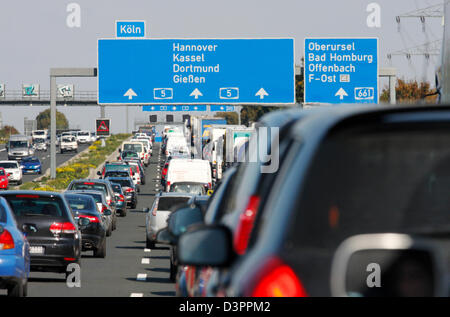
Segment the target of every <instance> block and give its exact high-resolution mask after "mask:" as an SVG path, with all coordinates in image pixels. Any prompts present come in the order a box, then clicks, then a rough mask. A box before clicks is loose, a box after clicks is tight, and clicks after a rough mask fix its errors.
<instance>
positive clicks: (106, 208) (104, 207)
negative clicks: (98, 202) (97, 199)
mask: <svg viewBox="0 0 450 317" xmlns="http://www.w3.org/2000/svg"><path fill="white" fill-rule="evenodd" d="M106 210H108V207H107V206H105V205H103V204H102V213H104V212H105V211H106Z"/></svg>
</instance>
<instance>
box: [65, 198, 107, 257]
mask: <svg viewBox="0 0 450 317" xmlns="http://www.w3.org/2000/svg"><path fill="white" fill-rule="evenodd" d="M64 197H65V199H66V201H67V203H68V204H69V206H70V208H71V209H72V215H73V216H74V218H75V220H78V219H80V218H85V219H87V220H89V224H87V225H85V226H83V227H82V228H81V240H82V247H83V249H82V250H83V251H87V250H92V251H94V257H97V258H104V257H105V256H106V230H107V226H108V223H107V221H106V216H107V214H103V215H102V214H100V212H99V211H98V208H97V205H96V203H95V200H94V198H92V197H91V196H88V195H82V194H71V193H65V194H64ZM108 212H109V211H108Z"/></svg>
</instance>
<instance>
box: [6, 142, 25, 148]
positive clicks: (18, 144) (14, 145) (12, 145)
mask: <svg viewBox="0 0 450 317" xmlns="http://www.w3.org/2000/svg"><path fill="white" fill-rule="evenodd" d="M9 147H10V148H21V147H28V142H27V141H9Z"/></svg>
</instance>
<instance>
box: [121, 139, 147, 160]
mask: <svg viewBox="0 0 450 317" xmlns="http://www.w3.org/2000/svg"><path fill="white" fill-rule="evenodd" d="M124 151H131V152H136V153H137V154H138V155H139V158H140V159H141V162H142V163H143V164H144V165H145V166H148V164H149V160H150V158H149V157H148V153H146V152H145V146H144V144H143V143H142V142H137V141H136V142H134V141H130V142H124V143H123V144H122V152H124Z"/></svg>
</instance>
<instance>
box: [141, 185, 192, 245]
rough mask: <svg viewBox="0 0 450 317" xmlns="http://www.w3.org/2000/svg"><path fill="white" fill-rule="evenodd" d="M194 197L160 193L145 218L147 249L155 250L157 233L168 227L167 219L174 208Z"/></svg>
mask: <svg viewBox="0 0 450 317" xmlns="http://www.w3.org/2000/svg"><path fill="white" fill-rule="evenodd" d="M192 196H193V195H190V194H180V193H161V192H160V193H158V194H156V196H155V200H154V201H153V205H152V208H151V209H150V211H149V212H148V213H147V216H146V218H145V229H146V247H147V248H148V249H154V248H155V242H156V233H157V232H158V231H159V230H160V229H163V228H165V227H167V218H168V216H169V215H170V213H171V212H172V208H173V207H175V206H178V205H180V204H186V203H187V202H188V201H189V199H191V197H192Z"/></svg>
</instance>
